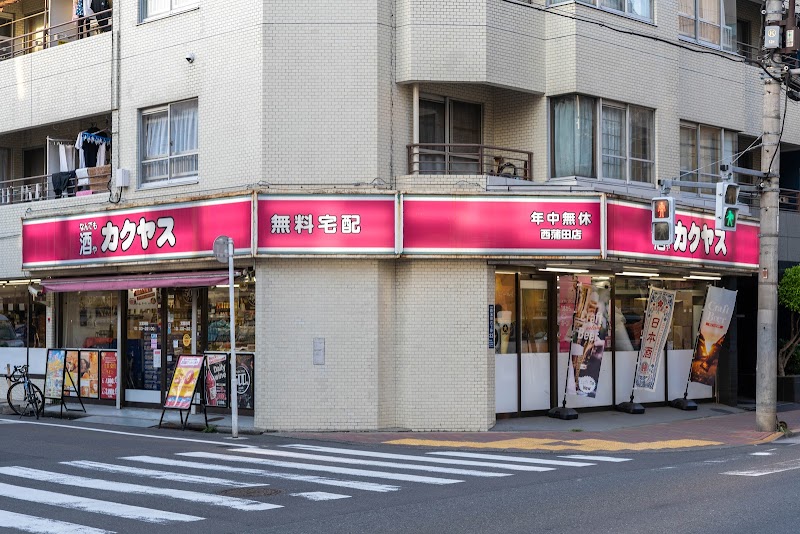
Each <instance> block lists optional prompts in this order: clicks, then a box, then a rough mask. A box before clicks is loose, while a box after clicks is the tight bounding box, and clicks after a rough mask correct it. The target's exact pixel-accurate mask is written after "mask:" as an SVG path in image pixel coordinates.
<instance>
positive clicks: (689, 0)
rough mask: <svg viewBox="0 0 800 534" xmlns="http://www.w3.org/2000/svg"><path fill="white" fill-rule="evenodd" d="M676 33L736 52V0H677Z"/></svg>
mask: <svg viewBox="0 0 800 534" xmlns="http://www.w3.org/2000/svg"><path fill="white" fill-rule="evenodd" d="M678 32H679V33H680V34H681V35H683V36H684V37H688V38H690V39H693V40H695V41H697V42H698V43H701V44H706V45H712V46H714V47H715V48H720V49H722V50H726V51H728V52H734V51H736V0H679V1H678Z"/></svg>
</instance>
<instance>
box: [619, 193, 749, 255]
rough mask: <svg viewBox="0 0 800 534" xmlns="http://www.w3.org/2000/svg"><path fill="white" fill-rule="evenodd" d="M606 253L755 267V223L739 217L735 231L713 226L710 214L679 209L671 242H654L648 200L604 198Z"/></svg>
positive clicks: (712, 218)
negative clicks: (643, 201) (661, 243)
mask: <svg viewBox="0 0 800 534" xmlns="http://www.w3.org/2000/svg"><path fill="white" fill-rule="evenodd" d="M607 210H608V255H609V256H624V257H631V258H641V259H649V260H659V261H674V262H684V263H689V262H691V263H694V264H709V265H720V266H723V267H744V268H752V269H756V268H758V247H759V241H758V232H759V227H758V224H756V223H753V222H749V221H742V220H739V223H738V225H737V228H736V231H735V232H725V231H722V230H715V229H714V215H713V214H701V213H695V212H689V211H683V210H679V211H678V212H677V214H676V216H675V218H676V223H675V243H673V244H672V245H668V246H655V245H653V243H652V239H651V236H650V232H651V230H650V223H651V213H650V205H649V204H635V203H632V202H625V201H621V200H609V201H608V207H607Z"/></svg>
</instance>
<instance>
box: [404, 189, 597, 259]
mask: <svg viewBox="0 0 800 534" xmlns="http://www.w3.org/2000/svg"><path fill="white" fill-rule="evenodd" d="M603 226H604V221H603V220H602V197H600V196H575V197H524V196H430V195H428V196H422V195H419V196H416V195H406V196H405V197H404V198H403V252H404V253H405V254H415V255H422V254H479V255H515V256H534V255H540V256H600V255H601V253H602V236H603Z"/></svg>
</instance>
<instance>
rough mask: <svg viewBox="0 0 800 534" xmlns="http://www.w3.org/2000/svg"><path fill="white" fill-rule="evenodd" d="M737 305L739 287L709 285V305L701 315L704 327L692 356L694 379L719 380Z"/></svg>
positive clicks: (708, 381)
mask: <svg viewBox="0 0 800 534" xmlns="http://www.w3.org/2000/svg"><path fill="white" fill-rule="evenodd" d="M735 306H736V291H730V290H728V289H722V288H719V287H714V286H708V295H707V296H706V305H705V306H704V307H703V315H702V316H701V317H700V331H699V332H698V334H697V340H696V341H695V347H694V355H693V358H692V374H691V381H692V382H698V383H700V384H705V385H707V386H714V384H715V383H716V378H717V365H718V363H719V357H720V352H721V350H722V344H723V343H724V342H725V336H726V335H728V327H729V326H730V324H731V317H732V316H733V308H734V307H735Z"/></svg>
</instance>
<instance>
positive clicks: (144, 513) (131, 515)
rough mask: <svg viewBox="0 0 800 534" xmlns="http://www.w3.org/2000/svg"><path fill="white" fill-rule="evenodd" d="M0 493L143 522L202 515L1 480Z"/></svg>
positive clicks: (188, 518) (190, 517)
mask: <svg viewBox="0 0 800 534" xmlns="http://www.w3.org/2000/svg"><path fill="white" fill-rule="evenodd" d="M0 497H8V498H10V499H16V500H20V501H27V502H35V503H40V504H47V505H50V506H58V507H61V508H69V509H72V510H81V511H84V512H93V513H96V514H103V515H110V516H115V517H121V518H124V519H135V520H137V521H144V522H146V523H160V524H165V523H170V522H173V521H175V522H190V521H201V520H203V519H204V518H202V517H198V516H195V515H186V514H179V513H175V512H167V511H164V510H155V509H153V508H143V507H141V506H131V505H128V504H123V503H118V502H111V501H101V500H99V499H90V498H88V497H79V496H76V495H65V494H63V493H56V492H54V491H44V490H38V489H34V488H26V487H23V486H13V485H11V484H5V483H2V482H0Z"/></svg>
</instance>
